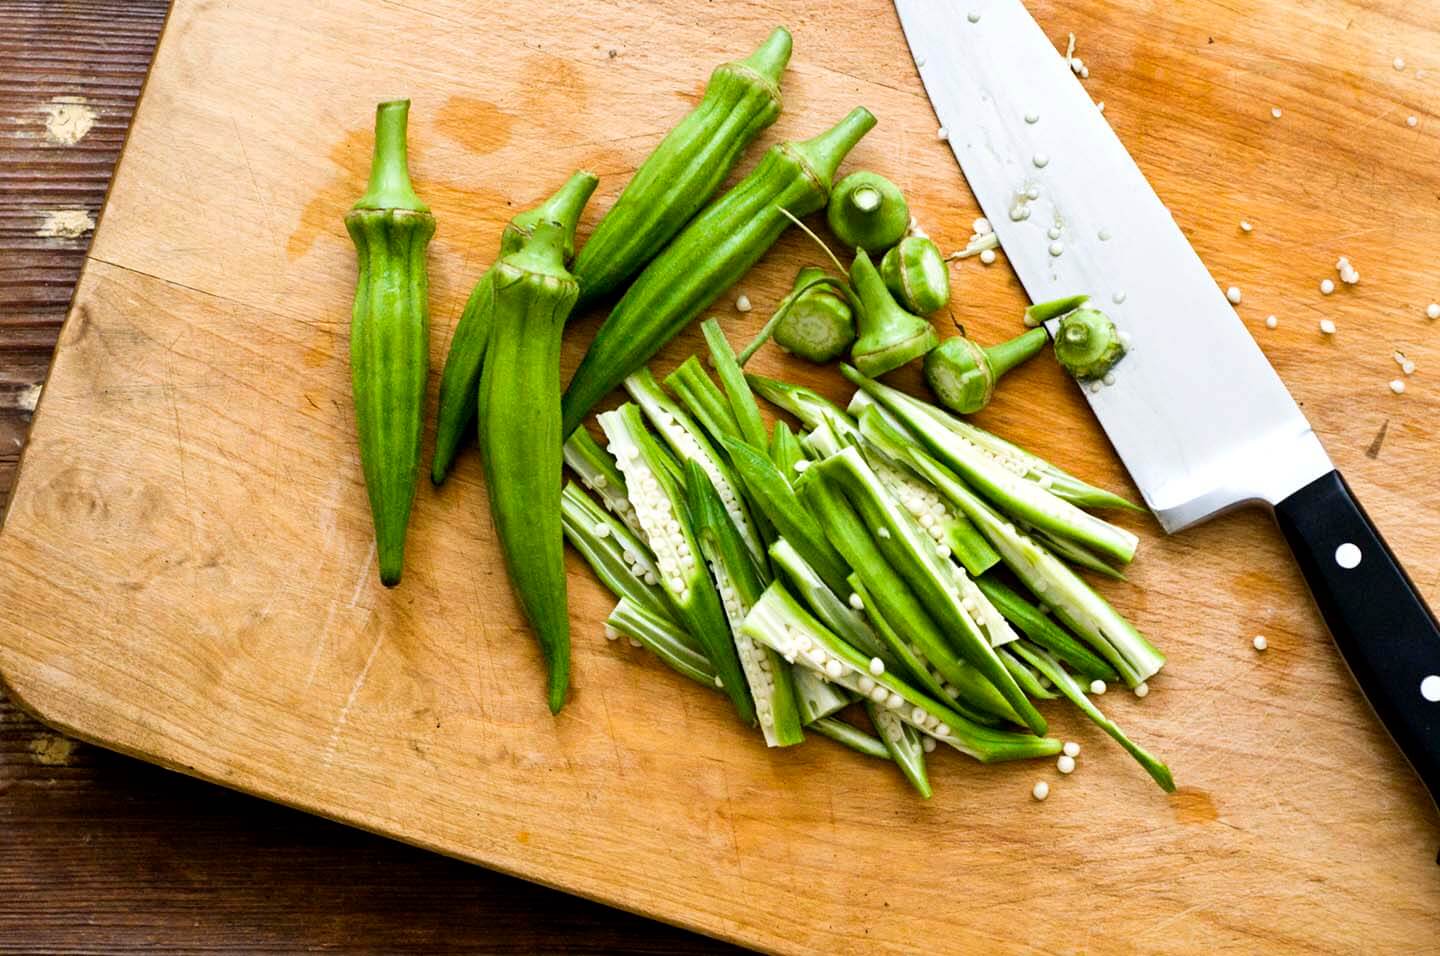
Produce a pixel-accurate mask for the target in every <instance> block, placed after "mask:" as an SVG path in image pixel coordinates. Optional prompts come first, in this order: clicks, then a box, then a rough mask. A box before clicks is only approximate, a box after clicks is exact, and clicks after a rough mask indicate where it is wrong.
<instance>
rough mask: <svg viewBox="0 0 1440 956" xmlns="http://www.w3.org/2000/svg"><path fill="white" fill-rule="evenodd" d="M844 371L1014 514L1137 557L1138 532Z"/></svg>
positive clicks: (917, 404) (1109, 553) (1106, 551)
mask: <svg viewBox="0 0 1440 956" xmlns="http://www.w3.org/2000/svg"><path fill="white" fill-rule="evenodd" d="M840 371H841V372H842V373H843V374H844V375H845V377H846V378H847V379H849V380H850V381H851V382H852V383H853V384H854V385H856V386H857V387H859V388H862V389H864V390H865V391H866V392H867V393H868V394H869V395H870V397H871V398H873V399H875V400H876V401H877V402H879V403H880V404H881V405H884V406H885V407H886V408H887V409H888V410H889V411H890V412H891V413H893V414H894V415H895V416H896V417H897V418H899V419H900V420H901V421H902V422H903V423H904V424H905V426H906V427H907V428H909V429H910V430H911V431H912V432H913V433H914V434H915V435H916V436H918V437H919V439H920V441H921V442H922V443H923V444H924V445H925V446H926V447H927V448H928V449H929V450H930V452H931V453H932V454H934V455H935V457H936V458H938V459H940V460H941V461H942V462H943V463H944V464H946V465H947V466H948V467H950V468H952V469H954V470H955V472H956V473H957V474H958V475H960V477H962V478H964V479H965V481H966V482H968V483H969V484H971V485H973V486H974V487H975V489H976V490H977V491H978V492H979V493H980V494H982V495H984V496H985V497H986V498H988V499H989V500H990V501H991V502H993V503H994V504H995V505H996V506H997V507H999V508H1001V509H1002V510H1004V511H1005V512H1007V513H1008V514H1012V515H1014V516H1015V517H1016V518H1017V519H1019V520H1021V521H1024V522H1026V523H1028V524H1031V525H1034V526H1035V527H1037V528H1043V529H1044V530H1046V531H1048V532H1050V533H1051V534H1055V535H1058V536H1060V537H1062V538H1066V539H1069V540H1072V541H1075V542H1077V543H1078V544H1081V545H1084V546H1085V547H1087V548H1090V549H1092V550H1094V551H1097V552H1099V553H1100V554H1102V555H1104V556H1106V557H1109V558H1113V559H1114V560H1116V561H1119V562H1121V563H1127V562H1129V561H1130V559H1131V558H1133V557H1135V548H1136V547H1137V546H1138V544H1139V538H1137V537H1136V536H1135V535H1134V534H1133V533H1132V532H1130V531H1127V530H1125V529H1124V528H1120V527H1117V526H1116V525H1113V524H1111V523H1110V522H1108V521H1104V520H1102V519H1100V518H1097V517H1095V516H1094V515H1092V514H1089V513H1088V512H1085V511H1082V510H1081V509H1079V508H1077V507H1075V506H1074V505H1072V504H1071V503H1070V502H1068V501H1065V500H1064V499H1063V498H1057V497H1056V496H1055V495H1053V494H1051V493H1050V492H1049V491H1047V490H1046V489H1044V488H1042V487H1040V486H1039V485H1038V484H1036V483H1035V482H1031V481H1026V480H1025V479H1023V478H1021V477H1020V476H1018V475H1016V474H1015V473H1014V472H1013V471H1011V470H1010V469H1008V468H1006V467H1004V466H1003V465H1001V464H1000V463H999V462H997V461H996V459H995V457H994V456H993V455H991V454H990V453H988V452H986V451H985V450H984V449H982V448H981V447H980V446H978V445H976V444H975V443H974V442H973V441H971V440H970V439H968V438H966V437H964V436H962V435H961V434H960V433H958V432H956V431H954V430H953V429H950V428H947V427H945V426H944V425H943V424H942V423H940V422H939V421H937V419H936V416H935V415H933V414H931V413H930V412H929V411H928V410H927V408H926V406H925V403H924V402H921V401H919V400H917V399H914V398H911V397H910V396H909V395H906V394H905V393H904V392H901V391H899V390H897V389H893V388H890V387H889V386H887V385H882V384H880V383H879V382H876V381H874V380H873V379H870V378H867V377H865V376H864V375H862V374H860V373H859V372H858V371H856V370H855V369H853V368H851V367H850V366H848V365H842V366H840ZM972 520H973V519H972ZM992 544H993V542H992Z"/></svg>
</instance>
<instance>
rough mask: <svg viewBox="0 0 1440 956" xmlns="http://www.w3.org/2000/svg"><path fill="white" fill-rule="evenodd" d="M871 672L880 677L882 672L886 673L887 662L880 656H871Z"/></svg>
mask: <svg viewBox="0 0 1440 956" xmlns="http://www.w3.org/2000/svg"><path fill="white" fill-rule="evenodd" d="M870 673H872V674H874V675H875V676H876V677H879V676H880V675H881V674H883V673H885V662H884V661H882V660H881V659H880V658H878V657H872V658H870Z"/></svg>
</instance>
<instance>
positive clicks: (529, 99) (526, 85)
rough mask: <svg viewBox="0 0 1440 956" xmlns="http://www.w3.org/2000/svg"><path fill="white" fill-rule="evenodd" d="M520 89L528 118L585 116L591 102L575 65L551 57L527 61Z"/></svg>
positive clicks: (540, 57) (556, 57)
mask: <svg viewBox="0 0 1440 956" xmlns="http://www.w3.org/2000/svg"><path fill="white" fill-rule="evenodd" d="M520 89H521V99H522V101H523V103H524V108H525V115H526V116H541V115H548V116H554V117H555V118H556V119H562V118H569V117H573V116H575V115H576V114H578V113H582V112H584V110H585V105H586V102H587V101H588V100H589V98H590V95H589V91H588V89H587V88H586V86H585V83H584V81H583V80H582V79H581V77H580V71H579V70H578V69H576V68H575V64H573V63H571V62H570V61H569V60H567V59H565V58H563V57H559V56H552V55H549V54H539V55H536V56H531V57H529V58H528V59H527V60H526V61H525V66H524V69H523V70H522V77H521V81H520Z"/></svg>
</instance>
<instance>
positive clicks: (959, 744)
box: [744, 583, 1061, 763]
mask: <svg viewBox="0 0 1440 956" xmlns="http://www.w3.org/2000/svg"><path fill="white" fill-rule="evenodd" d="M744 629H745V632H746V633H747V634H749V635H750V636H751V637H753V638H754V639H755V640H757V641H759V642H761V643H762V644H765V645H766V646H768V647H770V648H771V649H772V650H774V651H776V652H777V653H779V654H780V655H781V656H783V657H784V658H785V659H786V660H788V661H792V662H793V663H796V664H799V665H801V666H804V667H808V668H810V669H811V670H813V671H815V672H816V673H817V674H823V675H824V676H825V678H826V679H827V680H829V681H831V682H832V683H838V684H840V685H841V686H842V687H845V688H846V689H848V690H851V691H853V692H855V693H857V694H863V695H864V696H866V697H867V698H869V699H870V700H873V701H874V702H875V703H877V704H878V703H881V702H882V700H881V698H882V696H883V698H884V700H883V703H884V705H885V706H886V707H888V708H889V709H891V710H892V711H894V712H895V715H896V716H897V717H899V718H900V719H901V720H902V721H904V722H905V723H907V724H909V725H910V726H912V727H914V728H915V729H916V730H919V731H922V732H923V733H927V734H929V735H930V736H932V737H934V738H935V739H936V741H938V742H940V743H944V744H948V745H950V746H951V747H954V748H955V749H956V750H959V751H960V752H961V753H964V754H967V755H968V756H971V757H973V758H975V759H976V760H978V761H980V762H981V763H994V762H997V761H1002V760H1023V759H1026V758H1030V757H1047V756H1052V755H1054V754H1057V753H1059V752H1060V746H1061V745H1060V741H1059V740H1056V739H1055V738H1053V737H1040V736H1032V735H1030V734H1022V733H1015V732H1013V731H1006V730H997V729H994V728H991V727H986V726H984V725H982V724H977V723H975V722H974V721H972V720H970V719H969V718H967V717H965V716H964V715H962V714H960V713H958V712H957V711H955V710H954V709H953V708H951V707H948V706H946V705H945V704H942V703H940V702H939V701H937V700H934V699H933V698H931V697H929V696H927V695H926V694H924V693H922V692H920V691H919V690H917V689H915V688H914V687H912V686H910V685H909V684H908V683H906V682H904V681H902V680H900V679H899V678H898V677H896V676H895V675H893V674H891V673H889V672H888V671H885V670H883V669H880V668H876V667H874V666H873V661H871V660H869V659H868V658H866V657H865V656H864V655H863V654H861V653H860V652H859V651H857V650H856V649H855V648H853V647H851V646H850V645H849V644H847V643H845V642H844V641H843V640H841V639H840V638H838V637H836V636H835V634H833V633H832V632H831V631H830V630H829V629H828V628H826V627H825V625H823V624H821V623H820V622H819V621H817V620H815V618H814V617H813V616H811V615H810V614H809V613H808V612H807V611H806V610H805V609H804V608H802V607H801V606H800V605H799V604H798V603H796V601H795V599H794V598H793V597H791V596H790V594H789V593H788V592H787V591H786V590H785V588H784V587H783V586H782V585H780V584H779V583H772V584H771V585H770V587H768V588H766V589H765V593H764V594H763V595H762V596H761V598H760V600H759V601H757V602H756V604H755V606H754V607H753V608H751V609H750V613H749V614H748V615H746V617H745V625H744Z"/></svg>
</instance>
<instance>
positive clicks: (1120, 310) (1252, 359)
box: [895, 0, 1440, 796]
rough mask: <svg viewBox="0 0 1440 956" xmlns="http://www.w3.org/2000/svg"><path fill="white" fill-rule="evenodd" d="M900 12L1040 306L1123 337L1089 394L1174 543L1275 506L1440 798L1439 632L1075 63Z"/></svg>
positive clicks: (1359, 670) (1027, 23)
mask: <svg viewBox="0 0 1440 956" xmlns="http://www.w3.org/2000/svg"><path fill="white" fill-rule="evenodd" d="M895 7H896V10H897V12H898V13H899V16H900V23H901V26H902V27H903V29H904V31H905V36H906V40H907V42H908V43H909V46H910V51H911V55H912V56H913V58H914V60H915V64H916V67H917V69H918V70H919V73H920V78H921V80H922V82H923V83H924V85H925V91H926V93H927V95H928V96H929V98H930V102H931V105H932V106H933V107H934V109H935V115H936V117H937V119H938V121H939V123H940V126H941V128H942V129H943V130H944V131H945V138H947V139H948V142H949V145H950V148H951V150H952V151H953V152H954V154H955V158H956V159H957V160H958V161H959V163H960V167H961V169H962V170H963V172H964V174H965V178H966V180H967V181H968V182H969V184H970V188H971V190H972V191H973V192H974V194H975V197H976V199H977V200H978V201H979V203H980V206H981V208H982V209H983V210H984V212H985V215H986V217H987V218H988V219H989V220H990V223H991V225H992V227H993V228H994V230H995V232H996V233H997V235H998V237H999V239H1000V244H1001V246H1002V248H1003V249H1004V250H1005V254H1006V257H1007V258H1008V259H1009V261H1010V264H1011V266H1012V267H1013V268H1014V270H1015V273H1016V275H1017V276H1018V277H1019V279H1020V282H1021V284H1022V285H1023V286H1024V287H1025V291H1026V293H1027V294H1028V295H1029V297H1030V299H1031V300H1032V301H1035V302H1042V301H1046V300H1049V299H1054V298H1059V297H1061V296H1068V295H1075V294H1077V293H1081V292H1083V293H1087V294H1089V295H1090V296H1091V297H1092V299H1093V300H1094V304H1095V305H1097V306H1098V307H1100V308H1102V309H1103V310H1105V311H1106V312H1108V313H1109V314H1110V316H1111V317H1112V318H1113V319H1114V321H1115V324H1116V326H1117V327H1118V328H1119V329H1120V330H1121V332H1122V334H1124V335H1125V336H1126V337H1127V339H1128V343H1129V354H1127V355H1126V357H1125V358H1124V359H1122V360H1121V362H1120V363H1119V365H1117V366H1116V367H1115V369H1114V373H1113V381H1107V382H1106V383H1103V384H1101V385H1100V386H1099V387H1094V386H1092V387H1091V388H1087V389H1086V391H1085V397H1086V398H1087V400H1088V401H1089V403H1090V406H1091V408H1092V409H1093V410H1094V412H1095V414H1096V416H1097V417H1098V418H1099V420H1100V423H1101V425H1102V426H1103V427H1104V429H1105V432H1106V434H1107V435H1108V436H1109V438H1110V441H1111V443H1112V444H1113V445H1114V446H1115V450H1116V452H1117V453H1118V454H1119V456H1120V458H1121V460H1122V461H1123V462H1124V463H1125V467H1126V469H1127V470H1128V471H1129V472H1130V475H1131V477H1132V478H1134V480H1135V483H1136V485H1137V486H1138V487H1139V488H1140V491H1141V494H1142V495H1143V496H1144V498H1145V501H1146V503H1147V504H1148V505H1149V507H1150V510H1151V511H1153V512H1154V513H1155V516H1156V518H1157V519H1158V520H1159V521H1160V524H1161V525H1162V527H1164V529H1165V530H1166V531H1167V532H1176V531H1179V530H1181V529H1183V528H1186V527H1188V526H1190V525H1192V524H1195V523H1196V522H1199V521H1202V520H1204V519H1206V518H1209V517H1211V516H1213V515H1215V514H1218V513H1220V512H1222V511H1225V510H1227V509H1229V508H1232V507H1235V506H1238V505H1243V504H1252V503H1261V504H1264V505H1268V506H1271V507H1273V508H1274V509H1275V514H1276V517H1277V519H1278V521H1279V524H1280V528H1281V531H1282V532H1283V533H1284V535H1285V537H1286V539H1287V541H1288V542H1289V544H1290V546H1291V549H1292V551H1293V552H1294V553H1295V555H1296V558H1297V560H1298V561H1299V563H1300V566H1301V570H1302V571H1303V572H1304V574H1305V578H1306V582H1307V584H1308V585H1309V586H1310V589H1311V592H1312V594H1313V595H1314V596H1315V599H1316V603H1317V604H1318V605H1319V607H1320V610H1321V612H1322V615H1323V616H1324V618H1325V620H1326V623H1327V624H1328V625H1329V627H1330V630H1331V633H1332V634H1333V635H1334V637H1335V640H1336V643H1337V645H1338V646H1339V647H1340V650H1341V651H1342V653H1343V654H1344V656H1345V659H1346V663H1347V664H1348V665H1349V666H1350V668H1351V671H1352V672H1353V673H1354V674H1355V677H1356V680H1357V681H1358V683H1359V684H1360V686H1361V688H1362V689H1363V690H1364V691H1365V693H1366V695H1367V697H1368V698H1369V700H1370V702H1371V704H1372V706H1373V707H1374V708H1375V710H1376V712H1377V713H1378V714H1379V716H1380V717H1381V719H1382V721H1383V722H1384V723H1385V725H1386V728H1387V729H1388V730H1389V731H1390V733H1391V735H1392V736H1393V737H1394V738H1395V739H1396V741H1397V743H1399V745H1400V748H1401V750H1402V751H1403V752H1404V753H1405V755H1406V756H1407V757H1408V758H1409V760H1410V762H1411V763H1412V765H1414V767H1415V769H1416V770H1417V771H1418V772H1419V774H1420V776H1421V778H1422V780H1424V781H1425V783H1426V785H1427V786H1428V787H1429V788H1430V792H1431V794H1432V796H1435V795H1440V627H1437V625H1436V622H1435V618H1434V616H1433V615H1432V614H1431V613H1430V611H1429V609H1428V608H1427V607H1426V605H1425V602H1424V600H1423V598H1422V597H1421V596H1420V595H1419V592H1418V591H1416V589H1415V587H1414V585H1413V584H1412V583H1411V582H1410V579H1409V578H1408V577H1407V576H1406V574H1405V572H1404V570H1403V569H1402V568H1401V567H1400V565H1399V563H1398V562H1397V561H1396V560H1395V558H1394V555H1393V554H1392V553H1391V552H1390V549H1389V548H1388V546H1386V544H1385V542H1384V540H1383V539H1382V538H1381V537H1380V535H1379V533H1378V532H1377V531H1376V530H1375V528H1374V526H1373V524H1371V522H1370V521H1369V519H1368V517H1366V515H1365V513H1364V511H1363V509H1362V508H1361V507H1360V505H1359V504H1358V502H1356V501H1355V500H1354V498H1353V496H1352V495H1351V493H1350V491H1349V488H1348V487H1347V486H1346V485H1345V482H1344V480H1343V479H1342V478H1341V477H1340V475H1339V473H1338V472H1337V471H1335V470H1334V467H1333V466H1332V464H1331V462H1330V459H1329V456H1328V455H1327V454H1326V453H1325V450H1324V448H1323V446H1322V445H1321V443H1320V441H1319V439H1318V438H1317V437H1316V435H1315V433H1314V432H1313V430H1312V429H1311V427H1310V423H1309V422H1308V421H1306V419H1305V416H1304V415H1303V414H1302V413H1301V411H1300V409H1299V407H1298V406H1297V405H1296V404H1295V401H1294V399H1293V398H1291V396H1290V393H1289V392H1288V391H1287V390H1286V388H1285V385H1284V383H1283V382H1281V380H1280V377H1279V376H1278V375H1277V374H1276V373H1275V370H1274V369H1273V368H1272V367H1271V365H1270V363H1269V362H1268V361H1267V360H1266V358H1265V356H1264V355H1263V354H1262V353H1261V351H1260V348H1259V346H1257V345H1256V344H1255V341H1254V339H1253V338H1252V337H1251V336H1250V333H1249V332H1248V331H1247V330H1246V328H1245V326H1244V325H1243V324H1242V323H1241V321H1240V319H1239V317H1238V316H1237V315H1236V313H1235V310H1234V308H1233V307H1232V306H1231V305H1230V303H1229V301H1228V300H1227V298H1226V296H1225V294H1224V293H1223V292H1222V291H1221V290H1220V287H1219V285H1218V284H1217V283H1216V282H1215V280H1214V279H1213V278H1212V277H1211V276H1210V273H1209V272H1208V271H1207V270H1206V268H1205V265H1204V263H1202V262H1201V261H1200V257H1199V256H1198V255H1196V253H1195V251H1194V249H1192V248H1191V247H1190V244H1189V242H1188V241H1187V240H1186V239H1185V236H1184V234H1183V233H1182V232H1181V231H1180V228H1179V226H1177V225H1176V223H1175V220H1174V218H1173V216H1172V215H1171V213H1170V211H1169V210H1168V209H1167V208H1166V206H1165V204H1164V203H1163V202H1162V201H1161V199H1160V197H1159V196H1157V195H1156V193H1155V191H1154V189H1153V188H1151V186H1150V184H1149V182H1148V181H1146V179H1145V176H1144V174H1143V173H1141V171H1140V169H1139V167H1138V166H1137V165H1136V164H1135V161H1134V160H1133V159H1132V158H1131V157H1130V154H1129V153H1128V152H1127V151H1126V149H1125V146H1124V144H1122V143H1121V142H1120V140H1119V138H1118V137H1117V136H1116V135H1115V132H1114V130H1112V129H1111V127H1110V124H1109V123H1108V122H1107V121H1106V120H1105V118H1104V114H1103V113H1102V112H1101V111H1100V110H1099V109H1098V108H1097V107H1096V105H1095V104H1094V103H1093V102H1092V101H1091V100H1090V97H1089V95H1088V94H1087V93H1086V91H1085V90H1084V88H1083V87H1082V86H1081V85H1080V82H1079V80H1078V79H1077V78H1076V76H1075V75H1074V73H1073V72H1072V70H1071V68H1070V64H1069V63H1068V62H1067V61H1066V59H1065V57H1063V56H1061V55H1060V54H1059V53H1058V51H1057V50H1056V48H1055V46H1054V45H1052V43H1051V42H1050V40H1049V39H1048V38H1047V37H1046V35H1045V33H1044V31H1043V30H1041V28H1040V26H1039V25H1038V24H1037V23H1036V22H1035V20H1034V19H1033V18H1032V17H1031V16H1030V14H1029V12H1028V11H1027V10H1026V9H1025V6H1024V5H1023V4H1022V3H1021V2H1020V0H960V2H956V0H943V2H942V0H896V2H895ZM1054 324H1055V323H1054V322H1052V323H1051V324H1050V331H1051V333H1052V334H1053V333H1054ZM1108 379H1109V377H1108V376H1107V380H1108Z"/></svg>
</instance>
